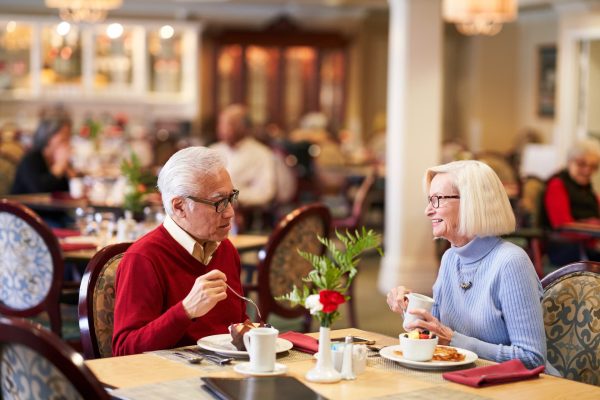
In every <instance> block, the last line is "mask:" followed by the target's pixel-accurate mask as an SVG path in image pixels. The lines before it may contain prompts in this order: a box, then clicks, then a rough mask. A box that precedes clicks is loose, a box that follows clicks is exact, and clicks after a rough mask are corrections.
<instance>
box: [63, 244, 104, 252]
mask: <svg viewBox="0 0 600 400" xmlns="http://www.w3.org/2000/svg"><path fill="white" fill-rule="evenodd" d="M96 247H98V246H97V245H96V244H95V243H61V244H60V248H61V249H62V250H63V251H76V250H95V249H96Z"/></svg>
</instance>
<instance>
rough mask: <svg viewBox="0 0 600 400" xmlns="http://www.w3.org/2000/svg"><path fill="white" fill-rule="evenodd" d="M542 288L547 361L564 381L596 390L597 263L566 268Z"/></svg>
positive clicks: (599, 356)
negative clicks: (572, 381)
mask: <svg viewBox="0 0 600 400" xmlns="http://www.w3.org/2000/svg"><path fill="white" fill-rule="evenodd" d="M542 286H543V287H544V298H543V300H542V307H543V309H544V325H545V328H546V343H547V346H548V361H549V362H550V363H551V364H552V365H553V366H554V367H555V368H556V369H557V370H558V371H559V372H560V373H561V375H562V376H563V377H565V378H568V379H572V380H576V381H580V382H585V383H589V384H592V385H598V386H600V263H597V262H592V261H585V262H584V261H582V262H577V263H573V264H569V265H567V266H565V267H562V268H560V269H559V270H557V271H555V272H553V273H551V274H549V275H548V276H546V277H545V278H544V279H543V280H542Z"/></svg>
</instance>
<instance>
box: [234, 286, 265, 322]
mask: <svg viewBox="0 0 600 400" xmlns="http://www.w3.org/2000/svg"><path fill="white" fill-rule="evenodd" d="M225 284H226V285H227V287H228V288H229V290H231V292H232V293H233V294H235V295H236V296H237V297H239V298H240V299H242V300H244V301H246V302H248V303H250V304H252V305H253V306H254V308H255V309H256V313H257V314H258V320H259V321H261V322H262V315H260V310H259V309H258V306H257V305H256V303H255V302H254V300H252V299H251V298H249V297H245V296H242V295H241V294H239V293H238V292H236V291H235V290H233V289H232V288H231V286H229V284H228V283H227V282H225Z"/></svg>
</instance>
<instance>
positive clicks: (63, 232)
mask: <svg viewBox="0 0 600 400" xmlns="http://www.w3.org/2000/svg"><path fill="white" fill-rule="evenodd" d="M52 233H54V236H56V237H57V238H59V239H64V238H66V237H72V236H81V232H79V231H78V230H76V229H64V228H52Z"/></svg>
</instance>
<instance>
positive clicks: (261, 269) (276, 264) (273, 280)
mask: <svg viewBox="0 0 600 400" xmlns="http://www.w3.org/2000/svg"><path fill="white" fill-rule="evenodd" d="M330 227H331V215H330V213H329V210H328V209H327V207H326V206H324V205H322V204H318V203H315V204H310V205H306V206H303V207H300V208H297V209H295V210H293V211H291V212H290V213H289V214H287V215H286V216H284V217H283V218H281V220H279V222H278V223H277V225H276V226H275V229H274V230H273V233H272V234H271V236H270V237H269V242H268V243H267V245H266V250H265V251H263V252H260V253H259V259H260V263H259V266H258V285H254V286H251V285H245V287H244V290H245V291H246V292H248V291H251V290H257V291H258V300H259V307H260V312H261V315H262V317H263V319H264V321H265V322H266V321H267V318H268V316H269V315H270V314H275V315H278V316H280V317H283V318H299V317H302V316H304V321H305V322H304V325H303V328H302V329H304V330H305V331H307V330H308V328H309V326H310V314H308V312H307V311H306V309H305V308H303V307H294V308H291V307H290V306H289V302H287V301H278V300H276V299H275V298H276V297H278V296H281V295H284V294H286V293H288V292H290V291H291V290H292V287H293V285H297V286H301V285H302V283H303V282H302V278H303V277H305V276H307V275H308V273H309V272H310V271H311V270H312V266H311V265H310V263H309V262H308V261H306V260H305V259H303V258H302V257H301V256H300V255H299V254H298V249H300V250H303V251H306V252H309V253H314V254H323V252H324V251H325V246H323V245H322V244H321V243H320V242H319V241H318V239H317V235H320V236H322V237H328V236H329V230H330Z"/></svg>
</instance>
